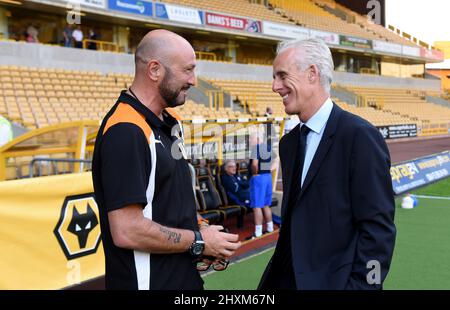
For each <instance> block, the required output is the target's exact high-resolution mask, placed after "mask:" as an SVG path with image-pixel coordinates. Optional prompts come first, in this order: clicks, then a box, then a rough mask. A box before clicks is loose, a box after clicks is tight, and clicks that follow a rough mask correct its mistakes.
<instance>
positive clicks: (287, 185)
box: [280, 125, 300, 218]
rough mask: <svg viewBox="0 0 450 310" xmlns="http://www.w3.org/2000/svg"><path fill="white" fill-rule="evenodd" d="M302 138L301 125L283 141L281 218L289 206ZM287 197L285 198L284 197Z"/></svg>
mask: <svg viewBox="0 0 450 310" xmlns="http://www.w3.org/2000/svg"><path fill="white" fill-rule="evenodd" d="M299 139H300V125H297V126H295V127H294V128H293V129H292V130H291V132H290V133H288V134H287V135H286V141H285V143H283V150H282V152H280V154H282V155H280V157H281V156H283V158H282V161H281V165H282V167H283V202H284V203H283V205H282V207H281V218H284V214H285V212H286V210H287V208H288V206H287V204H288V203H289V195H290V191H291V184H292V176H293V172H294V169H295V167H294V165H295V162H296V161H295V156H297V151H296V150H297V149H298V143H299ZM284 197H285V198H284Z"/></svg>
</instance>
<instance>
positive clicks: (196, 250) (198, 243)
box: [189, 230, 205, 258]
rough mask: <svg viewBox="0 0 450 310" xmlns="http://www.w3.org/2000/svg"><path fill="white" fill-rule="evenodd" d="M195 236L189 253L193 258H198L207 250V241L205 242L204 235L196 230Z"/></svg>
mask: <svg viewBox="0 0 450 310" xmlns="http://www.w3.org/2000/svg"><path fill="white" fill-rule="evenodd" d="M194 235H195V239H194V242H192V244H191V246H190V247H189V252H190V253H191V255H192V256H193V257H195V258H198V257H200V255H202V253H203V250H204V249H205V241H203V238H202V234H201V233H200V232H199V231H196V230H194Z"/></svg>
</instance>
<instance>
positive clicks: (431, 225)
mask: <svg viewBox="0 0 450 310" xmlns="http://www.w3.org/2000/svg"><path fill="white" fill-rule="evenodd" d="M412 193H413V194H417V195H426V196H439V197H450V178H447V179H446V180H443V181H440V182H438V183H435V184H432V185H429V186H427V187H424V188H421V189H419V190H416V191H413V192H412ZM418 199H419V203H418V207H417V208H414V209H411V210H404V209H402V208H401V207H400V203H401V198H399V199H397V201H396V204H397V209H396V214H395V223H396V226H397V239H396V245H395V251H394V257H393V261H392V265H391V270H390V272H389V274H388V277H387V279H386V281H385V283H384V288H385V289H446V290H448V289H450V200H448V199H439V198H418ZM272 254H273V249H272V250H269V251H267V252H264V253H262V254H259V255H256V256H254V257H251V258H248V259H246V260H243V261H240V262H238V263H235V264H232V265H231V266H229V267H228V269H227V270H226V271H224V272H214V273H210V274H207V275H206V276H204V278H203V279H204V280H205V288H206V289H210V290H227V289H228V290H252V289H255V288H256V287H257V285H258V282H259V279H260V278H261V275H262V273H263V271H264V268H265V267H266V265H267V262H268V261H269V259H270V257H271V255H272Z"/></svg>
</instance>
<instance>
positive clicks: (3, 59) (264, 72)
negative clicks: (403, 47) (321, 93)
mask: <svg viewBox="0 0 450 310" xmlns="http://www.w3.org/2000/svg"><path fill="white" fill-rule="evenodd" d="M0 65H19V66H31V67H43V68H64V69H69V70H86V71H100V72H103V73H108V72H113V73H127V74H134V57H133V55H130V54H119V53H111V52H97V51H90V50H80V49H75V48H66V47H60V46H49V45H43V44H32V43H25V42H0ZM197 75H198V76H201V77H204V78H214V79H235V80H255V81H267V82H270V81H272V67H271V66H259V65H244V64H231V63H221V62H211V61H198V66H197ZM334 81H335V82H336V83H338V84H341V85H359V86H365V87H393V88H408V89H423V90H435V91H439V90H440V81H439V80H426V79H413V78H396V77H386V76H375V75H362V74H356V73H346V72H335V73H334Z"/></svg>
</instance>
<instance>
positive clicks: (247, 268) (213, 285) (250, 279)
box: [203, 249, 274, 290]
mask: <svg viewBox="0 0 450 310" xmlns="http://www.w3.org/2000/svg"><path fill="white" fill-rule="evenodd" d="M273 251H274V250H273V249H271V250H269V251H267V252H264V253H262V254H260V255H257V256H255V257H252V258H249V259H247V260H244V261H241V262H239V263H237V264H232V265H230V266H229V267H228V268H227V269H226V270H225V271H220V272H214V273H211V274H208V275H206V276H205V277H204V278H203V280H205V289H207V290H255V289H256V288H257V286H258V283H259V280H260V279H261V276H262V273H263V272H264V269H265V268H266V266H267V263H268V261H269V259H270V257H271V256H272V254H273Z"/></svg>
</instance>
